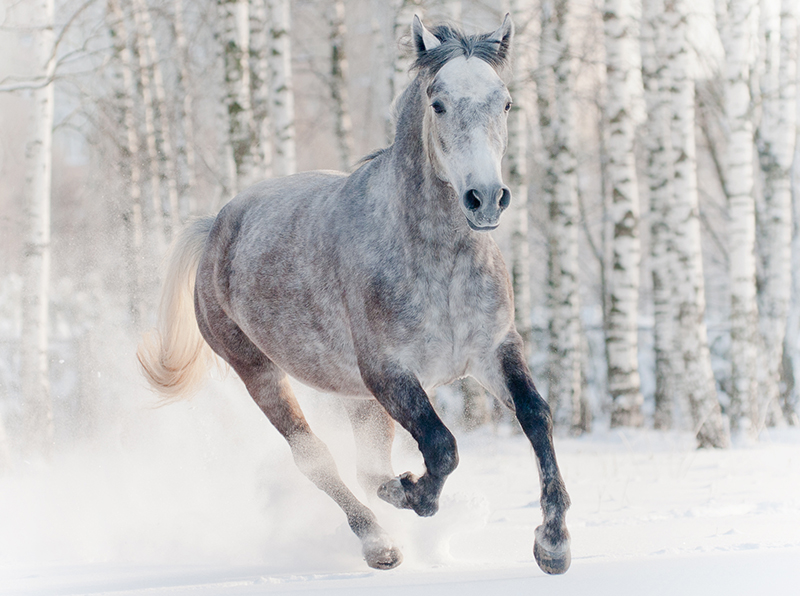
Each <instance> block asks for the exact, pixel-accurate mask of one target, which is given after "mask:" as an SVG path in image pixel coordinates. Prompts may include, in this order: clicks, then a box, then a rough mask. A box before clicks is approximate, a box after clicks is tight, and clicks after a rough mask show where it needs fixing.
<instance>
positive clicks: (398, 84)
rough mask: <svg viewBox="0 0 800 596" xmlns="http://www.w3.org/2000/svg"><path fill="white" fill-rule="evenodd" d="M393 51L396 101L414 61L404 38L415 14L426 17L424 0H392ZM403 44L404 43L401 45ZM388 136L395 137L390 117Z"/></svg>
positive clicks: (391, 83)
mask: <svg viewBox="0 0 800 596" xmlns="http://www.w3.org/2000/svg"><path fill="white" fill-rule="evenodd" d="M390 7H391V13H392V17H391V29H392V40H393V44H392V48H391V49H392V51H391V56H390V58H389V65H388V66H389V68H388V72H389V97H390V98H391V99H392V101H395V100H396V99H397V98H398V97H399V96H400V94H401V93H402V92H403V90H404V89H405V88H406V87H408V83H409V82H410V80H411V79H410V75H409V69H410V68H411V64H412V63H413V58H412V56H413V53H412V52H411V50H410V47H404V45H405V44H402V41H403V40H406V39H408V37H409V32H410V31H411V21H412V20H413V18H414V15H415V14H417V15H419V17H420V18H423V17H424V14H425V12H424V5H423V2H422V0H391V5H390ZM401 44H402V45H401ZM386 126H387V130H386V133H387V137H388V138H389V139H390V140H391V139H394V122H393V120H392V118H389V119H388V120H387V122H386Z"/></svg>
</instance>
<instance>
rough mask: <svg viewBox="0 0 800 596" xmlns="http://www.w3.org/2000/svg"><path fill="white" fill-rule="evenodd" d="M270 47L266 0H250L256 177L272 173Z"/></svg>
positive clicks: (259, 177)
mask: <svg viewBox="0 0 800 596" xmlns="http://www.w3.org/2000/svg"><path fill="white" fill-rule="evenodd" d="M269 51H270V47H269V19H268V12H267V2H266V0H250V98H251V99H250V101H251V104H252V106H253V152H254V158H255V169H256V172H255V178H256V179H257V180H260V179H264V178H269V177H270V176H272V138H271V136H272V134H271V133H272V122H271V120H270V117H269Z"/></svg>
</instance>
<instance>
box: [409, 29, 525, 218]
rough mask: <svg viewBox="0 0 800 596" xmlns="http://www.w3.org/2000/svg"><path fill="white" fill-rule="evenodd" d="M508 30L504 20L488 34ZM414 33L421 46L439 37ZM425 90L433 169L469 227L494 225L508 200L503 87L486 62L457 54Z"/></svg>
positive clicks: (505, 93)
mask: <svg viewBox="0 0 800 596" xmlns="http://www.w3.org/2000/svg"><path fill="white" fill-rule="evenodd" d="M420 27H421V25H420ZM510 32H511V22H510V20H509V19H507V20H506V22H504V24H503V27H501V28H500V29H499V30H498V31H497V32H495V33H494V34H493V36H495V35H496V36H497V37H498V39H500V38H501V37H502V36H503V35H509V36H510ZM419 33H420V35H421V36H422V39H421V42H422V43H423V44H425V45H426V49H427V47H428V46H433V47H436V45H435V44H436V43H437V42H438V40H436V39H435V38H434V36H433V35H432V34H430V33H429V32H428V31H427V30H426V29H424V27H421V29H420V30H419ZM426 34H427V35H426ZM425 91H426V93H427V108H426V113H425V142H426V145H427V151H428V155H429V158H430V160H431V162H432V164H433V167H434V169H435V171H436V174H437V176H438V177H439V178H440V179H441V180H443V181H444V182H447V183H448V184H449V185H450V186H451V187H452V188H453V190H455V194H456V196H457V197H458V201H459V205H460V207H461V210H462V212H463V213H464V216H465V217H466V218H467V223H468V224H469V226H470V227H471V228H472V229H473V230H477V231H488V230H493V229H494V228H496V227H497V225H498V223H499V221H500V215H501V214H502V212H503V211H504V210H505V208H506V207H508V205H509V203H510V201H511V191H510V190H509V189H508V187H507V186H505V185H504V184H503V176H502V170H501V161H502V158H503V154H504V153H505V151H506V145H507V142H508V128H507V117H508V111H509V109H510V108H511V96H510V95H509V93H508V89H506V86H505V84H504V83H503V81H502V80H501V79H500V77H499V76H498V74H497V72H496V70H495V68H494V67H492V66H491V65H490V64H489V63H487V62H486V61H484V60H482V59H481V58H479V57H477V56H471V57H469V58H467V57H464V56H458V57H454V58H452V59H450V60H449V61H448V62H447V63H446V64H444V66H442V67H441V69H440V70H439V71H438V72H437V73H436V75H435V76H434V77H433V79H432V80H431V81H430V83H429V84H428V86H427V88H426V90H425Z"/></svg>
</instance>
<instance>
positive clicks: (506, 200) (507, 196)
mask: <svg viewBox="0 0 800 596" xmlns="http://www.w3.org/2000/svg"><path fill="white" fill-rule="evenodd" d="M509 204H511V191H510V190H508V189H507V188H503V189H502V191H501V193H500V202H499V203H498V205H500V209H505V208H506V207H508V206H509Z"/></svg>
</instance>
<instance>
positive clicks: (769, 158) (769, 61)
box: [758, 0, 797, 424]
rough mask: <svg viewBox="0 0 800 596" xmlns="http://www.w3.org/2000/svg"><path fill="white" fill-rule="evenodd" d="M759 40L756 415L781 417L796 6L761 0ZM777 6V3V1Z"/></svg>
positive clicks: (788, 276)
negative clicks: (760, 366) (760, 365)
mask: <svg viewBox="0 0 800 596" xmlns="http://www.w3.org/2000/svg"><path fill="white" fill-rule="evenodd" d="M761 4H762V10H761V17H762V18H761V24H762V26H761V43H762V48H763V49H764V50H765V52H764V60H763V61H762V64H763V67H764V70H763V72H762V75H761V80H760V92H761V109H762V112H761V123H760V126H759V129H758V153H759V161H760V164H761V172H762V177H763V207H762V209H761V210H760V215H761V216H762V217H761V222H760V226H759V232H760V233H761V238H760V241H759V249H760V252H761V263H762V267H763V269H762V275H763V278H762V283H761V285H760V292H759V316H760V321H759V327H760V330H761V337H762V339H763V347H764V350H763V359H764V362H765V370H764V371H762V372H763V377H764V379H763V380H764V382H763V383H762V385H761V387H762V388H761V391H760V392H759V393H760V400H761V403H760V404H759V411H760V420H765V419H766V420H767V421H768V422H770V423H773V424H774V423H775V422H777V419H778V418H779V417H780V409H779V403H780V388H779V381H780V375H781V366H782V361H783V342H784V337H785V333H786V326H787V322H788V316H789V299H790V294H791V275H792V267H791V240H792V190H791V167H792V159H793V157H794V144H795V140H796V136H797V131H796V103H797V80H796V78H795V77H796V73H797V62H796V60H797V15H796V11H797V6H796V3H795V2H794V1H790V0H783V2H781V6H780V11H779V13H778V12H777V11H776V13H774V14H772V13H771V12H770V11H769V8H771V7H770V6H769V3H767V2H765V1H764V0H762V3H761ZM776 8H777V7H776Z"/></svg>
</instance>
